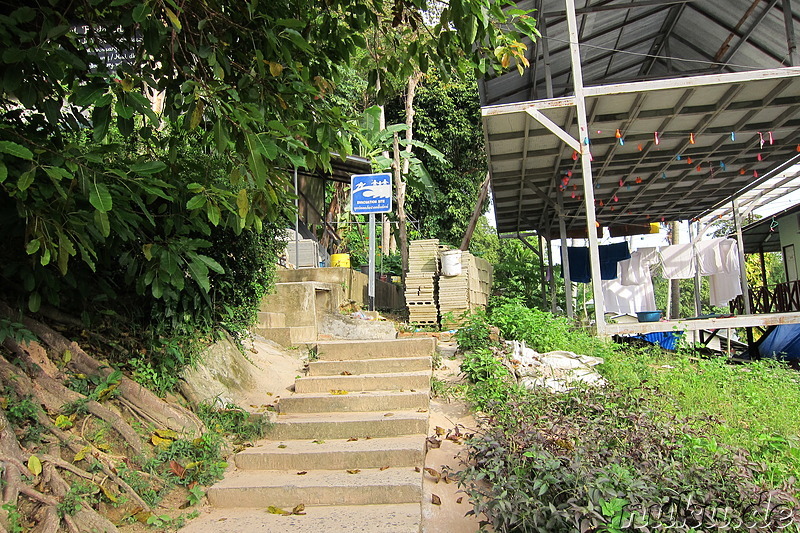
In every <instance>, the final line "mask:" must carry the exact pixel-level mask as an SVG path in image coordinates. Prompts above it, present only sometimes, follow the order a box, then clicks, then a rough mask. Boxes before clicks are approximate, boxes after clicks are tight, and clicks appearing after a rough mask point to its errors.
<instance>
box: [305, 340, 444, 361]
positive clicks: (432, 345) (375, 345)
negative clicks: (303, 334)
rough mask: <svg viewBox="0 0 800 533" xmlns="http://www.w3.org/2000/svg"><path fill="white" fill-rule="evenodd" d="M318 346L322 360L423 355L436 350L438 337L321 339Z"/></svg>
mask: <svg viewBox="0 0 800 533" xmlns="http://www.w3.org/2000/svg"><path fill="white" fill-rule="evenodd" d="M316 347H317V356H318V357H319V360H320V361H341V360H349V359H381V358H386V357H388V358H395V357H423V356H426V355H433V353H434V351H435V350H436V339H434V338H432V337H411V338H405V339H386V340H381V341H374V340H344V341H319V342H317V344H316Z"/></svg>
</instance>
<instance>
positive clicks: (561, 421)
mask: <svg viewBox="0 0 800 533" xmlns="http://www.w3.org/2000/svg"><path fill="white" fill-rule="evenodd" d="M653 393H655V391H652V390H648V389H646V388H644V389H639V390H638V394H637V393H634V394H631V393H630V391H626V390H622V389H620V388H617V387H613V386H608V387H606V388H585V389H578V390H574V391H572V392H570V393H567V394H559V395H554V394H551V393H549V392H547V391H545V390H541V389H540V390H534V391H530V392H522V391H517V392H516V393H515V394H514V396H513V397H511V398H510V399H508V400H507V401H506V402H504V403H502V404H501V403H499V402H498V403H495V404H493V405H494V410H491V411H490V412H489V415H490V416H491V417H492V420H494V421H495V423H496V425H495V426H494V427H491V428H489V429H488V430H487V431H486V432H485V433H484V434H482V435H479V436H477V437H475V438H474V439H473V440H472V441H471V442H470V443H469V446H470V450H469V451H470V457H471V459H472V461H471V462H470V463H468V464H467V465H466V469H465V470H463V471H462V472H461V473H460V478H461V483H462V484H464V485H465V486H466V487H468V488H467V490H468V492H469V494H470V499H471V500H472V503H473V505H474V512H475V513H484V514H485V515H486V516H487V518H488V522H489V524H491V526H492V527H493V530H494V531H541V532H572V531H606V532H614V533H616V532H620V531H638V530H662V529H667V528H669V529H670V530H674V531H682V532H686V533H689V532H693V531H699V530H710V529H707V528H713V524H716V523H719V522H718V520H720V518H721V517H724V520H725V521H726V522H728V523H729V524H735V523H737V522H738V523H741V522H742V521H752V522H753V523H754V524H758V525H759V526H758V527H763V528H767V529H770V528H780V527H781V526H783V527H785V526H787V525H789V523H790V521H791V520H792V518H791V510H790V508H789V506H791V505H792V502H793V501H794V499H793V495H792V494H791V493H790V492H787V491H786V490H783V489H781V488H774V489H772V490H771V491H770V495H771V498H766V497H765V496H766V493H765V492H762V490H763V489H762V487H760V486H759V485H758V484H757V483H755V482H754V481H755V479H757V478H758V477H759V476H760V475H761V473H762V466H761V465H759V464H758V463H757V462H755V461H753V460H752V458H751V457H750V456H748V455H747V454H746V453H743V452H741V451H740V450H734V449H730V448H727V447H724V446H717V447H711V448H707V447H690V446H687V445H686V444H687V440H688V439H703V438H704V437H703V434H702V433H701V432H700V431H699V430H698V429H695V428H694V427H693V425H692V424H689V423H688V421H687V420H685V419H683V418H680V417H665V416H663V415H662V414H661V413H659V412H658V411H657V410H653V409H652V408H651V406H650V405H649V404H648V403H647V402H645V401H642V398H641V396H642V395H645V396H647V395H650V394H653ZM490 408H491V406H490ZM543 421H544V423H543ZM731 472H736V475H731ZM475 482H479V483H478V484H474V483H475ZM787 511H788V517H787V514H786V513H787ZM732 530H736V528H735V527H734V528H733V529H732Z"/></svg>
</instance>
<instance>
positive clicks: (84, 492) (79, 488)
mask: <svg viewBox="0 0 800 533" xmlns="http://www.w3.org/2000/svg"><path fill="white" fill-rule="evenodd" d="M99 492H100V487H98V486H97V485H95V484H93V483H89V482H85V481H76V482H75V483H72V484H71V485H70V487H69V491H68V492H67V493H66V494H65V495H64V497H63V498H61V500H60V501H59V502H58V506H57V507H56V510H57V511H58V515H59V516H61V517H63V516H72V515H74V514H75V513H77V512H78V511H80V510H81V509H82V508H83V504H84V503H86V504H93V503H96V502H97V501H98V496H97V495H98V493H99Z"/></svg>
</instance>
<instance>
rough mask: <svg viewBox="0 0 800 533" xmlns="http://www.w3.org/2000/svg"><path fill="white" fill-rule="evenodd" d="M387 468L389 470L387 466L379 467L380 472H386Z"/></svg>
mask: <svg viewBox="0 0 800 533" xmlns="http://www.w3.org/2000/svg"><path fill="white" fill-rule="evenodd" d="M387 468H390V467H388V466H382V467H381V472H383V471H384V470H386V469H387Z"/></svg>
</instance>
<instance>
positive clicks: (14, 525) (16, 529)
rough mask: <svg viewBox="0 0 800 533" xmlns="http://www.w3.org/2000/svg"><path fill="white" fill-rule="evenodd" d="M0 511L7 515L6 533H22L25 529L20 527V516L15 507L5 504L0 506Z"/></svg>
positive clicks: (11, 504)
mask: <svg viewBox="0 0 800 533" xmlns="http://www.w3.org/2000/svg"><path fill="white" fill-rule="evenodd" d="M0 509H2V510H4V511H5V512H6V513H7V515H6V520H7V521H8V533H24V531H25V528H24V527H22V514H20V512H19V510H18V509H17V506H16V505H14V504H13V503H5V504H3V505H0Z"/></svg>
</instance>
